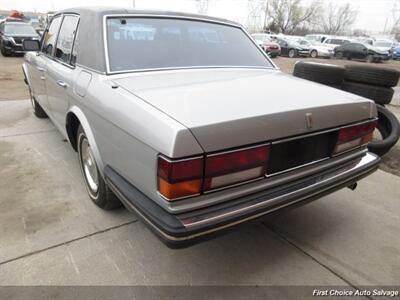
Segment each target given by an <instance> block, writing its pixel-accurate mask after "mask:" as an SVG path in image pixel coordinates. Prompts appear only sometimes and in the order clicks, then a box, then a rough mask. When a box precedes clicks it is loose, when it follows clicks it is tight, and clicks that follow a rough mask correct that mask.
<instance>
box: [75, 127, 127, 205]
mask: <svg viewBox="0 0 400 300" xmlns="http://www.w3.org/2000/svg"><path fill="white" fill-rule="evenodd" d="M77 145H78V159H79V166H80V168H81V171H82V175H83V179H84V181H85V186H86V190H87V191H88V194H89V197H90V199H91V200H92V201H93V202H94V204H96V205H97V206H98V207H100V208H102V209H104V210H112V209H115V208H118V207H120V206H121V205H122V204H121V202H120V201H119V200H118V198H117V197H116V196H115V195H114V193H113V192H112V191H111V190H110V188H109V187H108V186H107V184H106V182H105V181H104V179H103V177H102V176H101V174H100V172H99V169H98V167H97V164H96V161H95V160H94V157H93V153H92V152H91V149H90V145H89V141H88V139H87V137H86V134H85V132H84V131H83V128H82V126H81V125H79V128H78V132H77ZM83 145H87V146H88V148H89V150H88V151H90V155H88V157H90V161H91V163H92V164H94V165H91V167H92V168H93V169H92V170H93V171H95V172H97V173H96V174H97V177H96V179H97V180H96V181H97V182H96V183H97V186H96V189H93V188H92V185H91V183H90V182H93V180H92V178H90V179H89V177H88V176H90V175H89V173H90V172H89V171H88V167H87V165H86V164H85V163H84V160H85V159H84V156H85V153H83V152H85V150H87V148H86V149H83ZM87 153H88V152H86V154H87Z"/></svg>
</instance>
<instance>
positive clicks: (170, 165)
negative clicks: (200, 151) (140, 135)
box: [157, 156, 203, 200]
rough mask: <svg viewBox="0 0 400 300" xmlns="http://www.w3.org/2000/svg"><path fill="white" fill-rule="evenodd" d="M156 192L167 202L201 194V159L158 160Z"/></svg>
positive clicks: (160, 158)
mask: <svg viewBox="0 0 400 300" xmlns="http://www.w3.org/2000/svg"><path fill="white" fill-rule="evenodd" d="M157 175H158V191H159V192H160V194H161V195H163V196H164V197H165V198H167V199H168V200H175V199H178V198H182V197H188V196H193V195H196V194H199V193H200V192H201V185H202V182H203V158H194V159H187V160H180V161H176V162H174V161H170V160H167V159H165V158H163V157H161V156H160V157H159V158H158V171H157Z"/></svg>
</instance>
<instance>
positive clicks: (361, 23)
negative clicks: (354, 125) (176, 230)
mask: <svg viewBox="0 0 400 300" xmlns="http://www.w3.org/2000/svg"><path fill="white" fill-rule="evenodd" d="M304 1H311V0H304ZM322 1H323V2H326V3H328V2H329V1H334V2H335V3H338V4H341V3H347V2H350V3H351V4H352V5H353V6H354V7H355V8H356V9H357V10H358V18H357V22H356V24H355V25H354V26H353V28H360V29H366V30H368V31H373V32H379V31H382V30H383V29H384V27H385V23H386V22H387V26H388V28H390V26H391V24H392V23H393V13H392V11H393V8H394V2H399V1H397V0H322ZM135 2H136V7H137V8H144V9H145V8H149V9H165V10H174V11H184V12H197V8H198V7H197V5H196V2H195V0H136V1H135ZM80 5H107V6H110V5H112V6H124V7H132V5H133V0H112V1H111V0H86V1H82V0H2V1H0V10H1V9H6V10H8V9H18V10H29V11H42V12H45V11H48V10H59V9H63V8H68V7H72V6H80ZM247 8H248V1H247V0H209V5H208V14H209V15H213V16H219V17H223V18H227V19H230V20H234V21H237V22H240V23H242V24H246V22H247ZM397 9H398V10H397V14H400V5H399V6H398V7H397Z"/></svg>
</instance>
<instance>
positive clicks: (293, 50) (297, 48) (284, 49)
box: [277, 38, 310, 58]
mask: <svg viewBox="0 0 400 300" xmlns="http://www.w3.org/2000/svg"><path fill="white" fill-rule="evenodd" d="M277 42H278V44H279V46H280V47H281V55H282V56H289V57H291V58H293V57H298V56H309V55H310V47H309V45H300V44H299V43H298V41H297V40H294V39H289V38H277Z"/></svg>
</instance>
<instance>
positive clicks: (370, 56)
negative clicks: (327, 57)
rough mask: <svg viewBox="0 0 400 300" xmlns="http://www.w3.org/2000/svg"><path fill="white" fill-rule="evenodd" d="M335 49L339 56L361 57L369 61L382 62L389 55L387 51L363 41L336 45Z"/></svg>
mask: <svg viewBox="0 0 400 300" xmlns="http://www.w3.org/2000/svg"><path fill="white" fill-rule="evenodd" d="M334 51H335V57H337V58H347V59H361V60H367V61H368V62H381V61H382V60H386V59H387V56H388V52H387V51H385V52H384V51H380V50H379V49H377V48H375V47H373V46H371V45H368V44H362V43H347V44H345V45H343V46H339V47H336V48H335V50H334Z"/></svg>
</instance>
